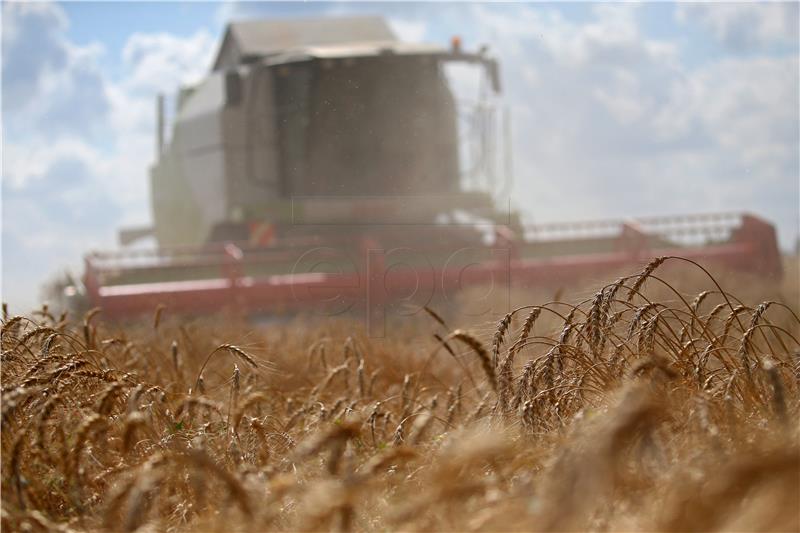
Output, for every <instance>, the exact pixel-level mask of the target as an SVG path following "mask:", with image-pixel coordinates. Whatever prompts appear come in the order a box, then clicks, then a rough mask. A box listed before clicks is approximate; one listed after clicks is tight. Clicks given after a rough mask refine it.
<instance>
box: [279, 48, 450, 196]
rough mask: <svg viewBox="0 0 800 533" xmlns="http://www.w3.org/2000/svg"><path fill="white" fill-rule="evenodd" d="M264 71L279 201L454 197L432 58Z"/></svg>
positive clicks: (444, 103) (443, 97) (445, 119)
mask: <svg viewBox="0 0 800 533" xmlns="http://www.w3.org/2000/svg"><path fill="white" fill-rule="evenodd" d="M271 70H273V71H274V72H275V77H274V80H275V93H274V94H275V98H276V112H277V115H278V117H277V119H278V120H277V121H276V124H277V128H278V138H279V139H281V144H280V152H281V155H282V157H281V162H282V169H281V170H282V171H281V172H280V175H281V192H282V195H283V196H290V195H298V194H299V195H386V194H424V193H448V192H455V191H456V190H457V189H458V175H459V172H458V145H457V136H456V133H455V126H456V121H455V108H454V104H453V98H452V96H451V93H450V90H449V88H448V85H447V80H446V79H445V76H444V73H443V72H442V69H441V67H440V62H439V61H438V60H437V59H436V58H433V57H431V56H430V55H403V56H400V55H382V56H375V57H367V58H354V57H348V58H344V59H315V60H312V61H305V62H300V63H294V64H292V65H281V66H279V67H272V68H271Z"/></svg>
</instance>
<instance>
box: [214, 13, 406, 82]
mask: <svg viewBox="0 0 800 533" xmlns="http://www.w3.org/2000/svg"><path fill="white" fill-rule="evenodd" d="M396 42H397V38H396V37H395V35H394V33H392V30H391V29H390V28H389V26H388V25H387V24H386V21H384V20H383V19H382V18H381V17H337V18H330V17H328V18H301V19H278V20H276V19H272V20H253V21H242V22H232V23H230V24H228V27H227V29H226V30H225V37H224V38H223V40H222V45H221V46H220V49H219V52H218V53H217V58H216V59H215V61H214V66H213V70H224V69H226V68H230V67H234V66H236V65H239V64H241V63H245V62H249V61H253V60H257V59H260V58H263V57H267V56H272V55H276V54H280V53H286V52H289V51H299V50H302V49H308V48H311V47H314V48H316V49H317V50H318V49H319V48H320V47H327V46H336V47H337V48H340V50H341V49H342V48H341V47H342V46H343V45H347V47H349V46H352V45H355V44H356V43H384V44H385V45H391V44H394V43H396ZM373 46H374V45H373ZM312 55H314V54H312Z"/></svg>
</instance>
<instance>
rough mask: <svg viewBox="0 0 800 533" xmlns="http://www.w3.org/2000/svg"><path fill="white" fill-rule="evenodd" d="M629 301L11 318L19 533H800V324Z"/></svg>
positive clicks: (611, 295)
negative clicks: (256, 320)
mask: <svg viewBox="0 0 800 533" xmlns="http://www.w3.org/2000/svg"><path fill="white" fill-rule="evenodd" d="M670 265H673V266H674V267H679V269H680V272H683V271H691V272H693V275H695V276H697V277H698V278H699V279H701V280H702V284H703V285H704V288H703V289H702V290H701V291H700V292H693V293H687V292H685V291H684V290H682V289H681V290H679V289H678V288H676V287H677V285H676V284H677V281H676V279H674V278H678V277H680V276H678V275H675V276H673V274H672V273H673V270H665V269H668V267H669V266H670ZM610 281H611V282H610V283H609V284H608V285H605V286H601V287H595V288H594V290H593V292H592V293H591V294H590V295H589V296H588V297H587V298H585V299H584V301H580V302H576V303H571V304H570V303H563V302H558V301H552V302H544V301H542V302H536V303H534V302H528V304H527V305H523V306H521V307H518V308H516V309H514V310H513V311H511V312H510V313H508V314H505V315H503V316H498V317H495V318H493V320H492V323H491V325H487V324H482V325H472V326H471V327H464V326H463V325H461V324H452V323H451V319H450V318H449V317H448V316H447V313H444V312H441V311H440V310H436V309H432V308H427V309H426V312H425V313H422V314H421V315H420V316H419V317H417V320H416V322H414V324H412V325H410V326H408V327H407V328H403V327H397V328H390V331H389V332H388V334H387V335H386V337H385V338H380V339H375V338H371V337H370V336H368V335H367V334H366V333H365V332H364V330H363V328H362V327H361V326H360V325H359V324H358V323H356V322H349V321H347V320H331V321H328V322H324V323H315V324H303V323H301V322H298V321H294V322H289V323H285V324H275V325H268V326H260V327H254V325H253V324H252V323H248V322H246V321H242V320H239V319H236V318H235V317H230V316H220V317H209V318H206V319H202V320H200V319H185V318H184V319H182V318H180V317H174V316H171V315H170V313H169V309H162V308H159V309H158V310H155V312H154V315H153V317H151V319H150V320H147V321H143V322H141V323H138V324H129V325H125V326H120V325H115V324H110V323H106V322H104V321H103V316H102V313H98V312H97V311H90V312H89V313H87V314H86V315H84V316H82V317H70V316H60V317H59V316H53V315H52V314H51V313H50V312H49V311H48V310H47V309H42V311H40V312H39V313H36V314H33V315H32V316H25V317H23V316H4V319H3V328H2V528H3V530H4V531H31V532H39V531H63V532H67V531H169V532H181V531H203V532H205V531H220V532H223V531H225V532H227V531H331V530H333V531H386V530H400V531H726V532H727V531H800V511H799V510H798V509H799V508H800V505H799V502H800V425H799V424H798V419H800V417H798V411H799V410H800V344H798V339H799V338H800V319H798V314H797V313H798V310H797V308H796V305H795V303H796V299H794V300H793V296H792V295H789V296H785V295H784V296H781V295H780V293H778V295H777V296H776V297H774V298H770V299H766V301H762V300H761V299H759V298H758V295H756V298H755V299H753V301H750V297H749V293H752V292H753V288H752V287H747V288H745V289H744V290H743V291H739V292H740V293H741V294H743V293H744V292H748V299H746V300H740V299H739V298H738V297H737V295H736V293H737V291H736V290H735V289H736V288H735V287H734V290H731V291H729V290H727V289H726V288H723V287H721V286H720V284H719V282H718V281H717V279H715V278H714V277H711V276H710V275H707V274H706V272H705V270H704V269H703V268H702V267H700V266H699V265H694V264H688V262H687V261H685V260H682V259H680V258H666V259H665V258H661V259H657V260H654V261H653V262H651V263H650V264H649V265H647V267H646V268H644V270H643V271H642V272H639V273H636V274H634V275H631V276H627V277H622V278H620V279H618V280H616V281H613V280H610ZM740 297H742V296H740Z"/></svg>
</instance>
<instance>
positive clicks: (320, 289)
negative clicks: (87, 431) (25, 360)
mask: <svg viewBox="0 0 800 533" xmlns="http://www.w3.org/2000/svg"><path fill="white" fill-rule="evenodd" d="M486 50H487V49H486V47H482V48H481V49H479V50H478V51H477V52H474V53H473V52H468V51H466V50H465V49H463V48H462V45H461V42H460V40H458V39H454V40H453V41H452V43H450V45H449V46H434V45H424V44H411V43H404V42H400V41H398V40H397V39H396V38H395V36H394V35H393V33H392V32H391V30H390V29H389V27H388V26H387V25H386V23H385V22H384V21H383V20H382V19H380V18H375V17H354V18H327V19H301V20H272V21H249V22H235V23H232V24H229V25H228V28H227V30H226V32H225V36H224V38H223V41H222V44H221V46H220V49H219V52H218V54H217V57H216V59H215V61H214V64H213V67H212V69H211V71H210V73H209V74H208V76H207V77H206V78H205V79H204V80H203V81H201V82H200V83H198V84H196V85H194V86H192V87H184V88H181V89H180V91H179V92H178V95H177V98H176V103H175V106H174V107H175V110H174V114H173V116H172V119H171V120H170V122H171V128H167V127H166V126H167V125H166V122H167V121H166V119H165V113H164V107H165V105H164V99H163V98H162V97H159V99H158V115H157V117H158V128H157V153H158V158H157V161H156V162H155V164H154V165H153V167H152V169H151V173H150V190H151V201H152V218H153V225H152V227H150V228H136V229H129V230H124V231H123V232H121V234H120V240H121V242H122V243H123V244H126V243H129V242H132V241H134V240H137V239H140V238H142V237H146V236H151V238H153V237H154V238H155V241H156V243H157V246H155V247H152V248H127V249H123V250H121V251H116V252H92V253H90V254H88V255H87V256H86V258H85V268H86V270H85V274H84V278H83V283H84V288H85V291H84V294H85V295H86V300H87V303H88V305H90V306H92V307H95V306H97V307H100V308H101V309H103V311H104V313H105V314H106V316H107V317H109V318H125V317H130V316H134V315H138V314H142V313H150V312H152V311H153V309H154V308H156V306H158V305H161V304H164V305H166V306H168V307H170V308H171V309H172V310H173V311H174V312H179V313H207V312H215V311H219V310H220V309H223V308H226V307H233V308H236V309H239V310H242V311H244V312H246V313H255V314H260V313H270V314H272V313H275V312H282V311H284V310H306V309H319V308H320V306H322V308H323V309H324V311H325V312H326V313H329V314H330V313H336V314H338V313H341V312H350V311H354V310H366V312H367V313H371V312H374V311H375V310H381V309H384V306H386V305H390V304H392V305H394V304H396V303H397V302H400V304H402V305H406V306H408V305H410V306H411V307H412V308H417V309H421V307H422V305H424V304H426V303H427V302H428V301H429V300H430V299H431V298H433V297H435V296H437V295H438V296H445V297H447V295H448V294H451V293H452V292H453V291H455V290H459V289H461V288H464V287H467V286H476V285H489V286H492V287H495V288H505V290H508V288H509V287H511V286H512V285H515V286H519V287H530V286H537V285H538V286H541V285H545V286H547V285H550V286H552V285H555V286H561V285H565V284H568V283H573V282H574V281H575V280H577V279H579V278H582V277H587V276H589V277H595V278H596V277H600V276H604V275H606V274H608V273H612V274H613V273H614V272H617V271H622V270H625V269H635V268H638V267H639V266H640V265H641V263H642V262H646V261H648V260H649V259H650V258H652V257H653V256H655V255H667V254H674V255H683V256H685V257H690V258H695V259H707V260H709V261H716V262H719V263H721V264H723V265H724V266H726V267H730V268H735V269H737V270H742V271H745V272H750V273H755V274H759V275H769V276H779V275H780V273H781V265H780V255H779V253H778V249H777V241H776V238H775V231H774V229H773V228H772V226H771V225H770V224H769V223H767V222H765V221H763V220H761V219H759V218H757V217H754V216H752V215H747V214H737V213H733V214H722V215H699V216H677V217H656V218H648V219H638V220H635V221H631V220H625V221H621V220H615V221H599V222H582V223H566V224H550V225H540V226H525V225H523V224H521V223H520V219H519V217H518V216H517V215H516V214H515V213H514V212H512V211H511V210H510V207H509V204H508V198H507V197H508V193H509V184H510V182H511V168H512V165H511V157H510V147H511V143H510V135H509V125H508V121H507V118H506V117H507V114H503V113H500V112H499V110H500V109H501V106H500V105H499V102H500V98H499V95H500V89H501V83H500V72H499V66H498V63H497V61H496V60H495V59H493V58H492V57H491V56H490V55H489V54H488V53H487V51H486ZM454 66H460V67H463V66H469V67H470V68H469V71H471V72H472V73H473V76H474V77H473V80H474V79H477V80H478V81H479V83H477V84H474V86H475V87H477V92H478V94H477V97H474V96H473V98H472V102H471V104H469V105H466V106H465V105H463V102H462V100H461V99H459V98H456V96H454V93H455V92H458V91H457V90H460V89H462V88H461V87H459V84H460V83H462V82H463V81H464V78H463V76H459V75H454V73H453V72H452V70H451V69H452V68H453V67H454ZM460 67H458V68H460ZM462 73H463V70H462ZM475 73H477V75H475ZM454 80H457V81H455V82H454ZM167 133H169V138H167V137H168V136H167Z"/></svg>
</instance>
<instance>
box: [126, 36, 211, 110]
mask: <svg viewBox="0 0 800 533" xmlns="http://www.w3.org/2000/svg"><path fill="white" fill-rule="evenodd" d="M216 45H217V39H216V38H215V37H213V36H212V35H211V33H209V31H208V30H206V29H200V30H198V31H196V32H195V33H194V34H193V35H191V36H189V37H185V38H183V37H177V36H175V35H171V34H168V33H157V34H145V33H134V34H133V35H131V36H130V37H129V38H128V40H127V42H126V43H125V47H124V48H123V50H122V59H123V61H124V62H125V66H126V67H127V70H128V72H129V74H128V75H127V76H126V79H125V81H124V85H125V87H126V88H127V89H129V90H133V91H142V92H146V93H149V94H152V93H154V92H158V91H162V92H174V91H175V90H176V88H177V87H178V86H179V85H182V84H192V83H197V82H198V81H200V79H202V77H203V76H204V75H205V74H206V73H207V72H208V70H209V68H210V67H211V61H212V59H213V54H214V53H215V52H216Z"/></svg>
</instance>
